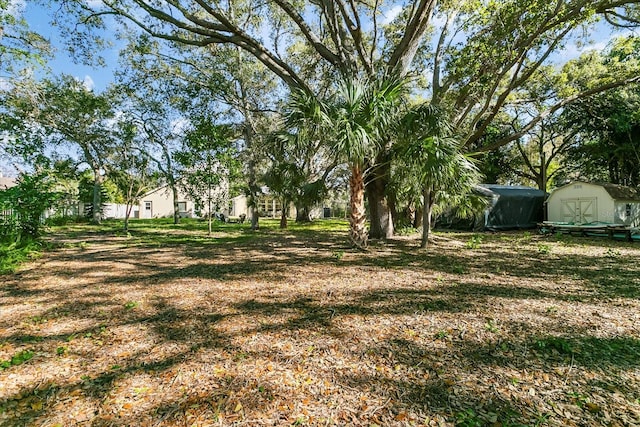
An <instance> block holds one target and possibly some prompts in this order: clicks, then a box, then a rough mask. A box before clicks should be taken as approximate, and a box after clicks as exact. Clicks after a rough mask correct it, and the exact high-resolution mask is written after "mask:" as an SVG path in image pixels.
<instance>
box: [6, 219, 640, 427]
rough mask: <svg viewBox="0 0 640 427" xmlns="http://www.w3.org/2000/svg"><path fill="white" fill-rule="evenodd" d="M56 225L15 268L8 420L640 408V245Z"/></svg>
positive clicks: (451, 416)
mask: <svg viewBox="0 0 640 427" xmlns="http://www.w3.org/2000/svg"><path fill="white" fill-rule="evenodd" d="M131 225H132V228H131V231H130V236H129V235H124V234H123V233H122V232H121V231H120V230H121V223H118V222H108V223H105V224H103V225H102V226H100V227H90V226H87V225H66V226H63V227H60V228H57V229H55V230H56V235H55V239H54V240H55V242H56V245H57V248H58V249H57V250H55V251H53V252H49V253H46V254H45V255H44V256H43V257H42V258H40V259H37V260H34V261H33V262H30V263H28V264H27V265H25V266H24V268H22V269H21V270H20V271H19V272H17V273H16V274H14V275H9V276H4V277H3V279H4V280H3V282H2V283H1V284H0V361H2V362H3V365H2V366H3V368H2V370H0V426H7V427H8V426H16V425H64V426H67V425H94V426H125V425H159V426H172V425H222V426H227V425H250V426H253V425H313V426H315V425H323V426H324V425H363V426H372V425H398V426H405V425H406V426H408V425H460V426H487V425H496V426H497V425H500V426H522V425H524V426H533V425H551V426H555V425H576V426H578V425H628V426H632V425H637V424H638V420H640V391H639V390H640V314H639V313H640V262H639V261H640V246H638V245H637V244H636V245H635V246H634V245H633V244H629V243H624V242H612V241H609V240H605V239H602V240H592V239H583V238H578V237H575V238H572V237H570V236H545V237H542V236H538V235H536V234H535V233H526V234H523V233H497V234H482V235H478V234H472V233H447V234H444V233H436V235H435V239H434V241H433V243H432V245H431V246H430V248H429V250H428V251H418V250H416V248H417V245H418V240H417V239H418V236H406V237H401V238H398V239H394V240H392V241H389V242H386V243H383V242H374V244H373V245H372V249H371V251H369V252H366V253H362V252H359V251H352V250H350V249H349V248H348V247H347V246H346V243H345V242H346V234H345V231H346V229H347V225H346V223H343V222H337V223H335V222H324V221H318V222H314V223H312V224H307V225H295V226H293V227H292V228H290V229H288V230H279V229H278V228H277V221H261V229H260V230H258V231H251V230H249V226H248V224H220V223H217V224H216V225H215V229H214V236H213V237H211V238H209V237H207V236H206V231H205V230H206V223H201V222H198V221H184V222H183V224H180V225H179V226H173V225H172V224H171V223H170V222H169V221H132V224H131Z"/></svg>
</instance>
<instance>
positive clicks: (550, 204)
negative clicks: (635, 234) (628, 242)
mask: <svg viewBox="0 0 640 427" xmlns="http://www.w3.org/2000/svg"><path fill="white" fill-rule="evenodd" d="M547 214H548V215H547V216H548V220H549V221H552V222H565V223H571V224H586V223H592V222H604V223H610V224H624V225H628V226H631V227H638V226H640V191H638V190H637V189H635V188H631V187H625V186H622V185H616V184H596V183H588V182H580V181H576V182H572V183H570V184H567V185H565V186H563V187H559V188H557V189H555V190H554V191H553V193H551V195H550V196H549V199H548V200H547Z"/></svg>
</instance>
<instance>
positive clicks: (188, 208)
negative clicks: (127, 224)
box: [131, 185, 196, 218]
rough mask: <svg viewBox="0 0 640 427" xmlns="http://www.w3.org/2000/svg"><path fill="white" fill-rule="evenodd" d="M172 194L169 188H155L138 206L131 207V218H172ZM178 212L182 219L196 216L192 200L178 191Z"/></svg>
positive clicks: (141, 199)
mask: <svg viewBox="0 0 640 427" xmlns="http://www.w3.org/2000/svg"><path fill="white" fill-rule="evenodd" d="M173 212H174V208H173V192H172V191H171V187H169V186H168V185H164V186H162V187H158V188H155V189H153V190H151V191H149V192H148V193H146V194H145V195H143V196H142V197H140V202H139V203H138V205H135V206H134V207H133V211H132V213H131V216H132V217H133V218H163V217H171V216H173ZM178 212H179V214H180V216H181V217H183V218H190V217H193V216H196V206H195V203H194V202H193V200H191V198H189V197H188V196H187V195H186V194H184V192H182V191H180V189H178Z"/></svg>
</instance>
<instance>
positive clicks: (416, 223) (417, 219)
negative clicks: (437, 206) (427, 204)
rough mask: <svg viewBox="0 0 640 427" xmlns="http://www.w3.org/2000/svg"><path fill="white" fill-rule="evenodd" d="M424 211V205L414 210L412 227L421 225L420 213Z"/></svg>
mask: <svg viewBox="0 0 640 427" xmlns="http://www.w3.org/2000/svg"><path fill="white" fill-rule="evenodd" d="M423 212H424V206H423V207H419V208H417V209H416V212H415V214H414V217H413V228H420V227H422V216H423V215H422V213H423Z"/></svg>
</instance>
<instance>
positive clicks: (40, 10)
mask: <svg viewBox="0 0 640 427" xmlns="http://www.w3.org/2000/svg"><path fill="white" fill-rule="evenodd" d="M49 14H50V12H49V10H48V9H46V8H44V7H42V6H39V5H35V4H33V3H27V5H26V7H25V10H24V16H25V18H26V19H27V22H29V26H30V28H31V29H32V30H33V31H36V32H37V33H39V34H41V35H42V36H44V37H46V38H49V39H50V40H51V42H52V44H53V46H54V48H55V49H56V55H55V57H54V59H52V60H51V61H49V64H48V65H49V67H50V68H51V70H52V71H53V73H54V74H56V75H58V74H63V73H64V74H69V75H72V76H74V77H76V78H78V79H80V80H83V81H85V82H86V83H87V85H88V86H89V87H95V89H96V90H98V91H102V90H104V89H105V88H106V87H107V86H108V85H109V83H110V82H111V81H112V80H113V70H114V69H115V68H116V67H117V65H118V51H117V49H115V48H114V49H112V50H110V51H108V52H104V53H103V54H102V55H103V57H104V58H105V60H106V63H107V66H106V67H90V66H87V65H83V64H76V63H74V61H73V60H72V59H71V58H70V56H69V55H68V53H67V52H66V51H65V48H64V43H63V41H62V38H61V36H60V34H59V28H55V27H52V26H51V25H50V24H49V21H50V19H51V18H50V16H49ZM114 38H115V37H114Z"/></svg>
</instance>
